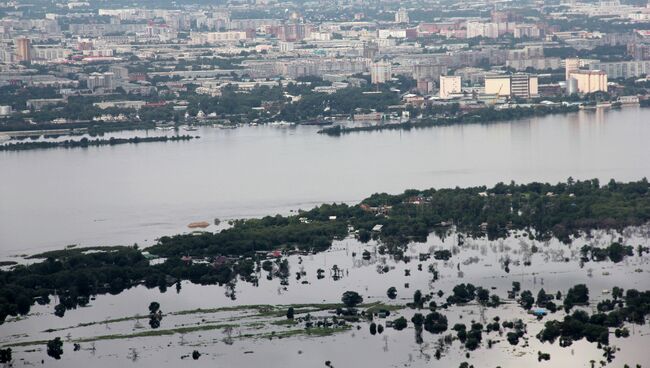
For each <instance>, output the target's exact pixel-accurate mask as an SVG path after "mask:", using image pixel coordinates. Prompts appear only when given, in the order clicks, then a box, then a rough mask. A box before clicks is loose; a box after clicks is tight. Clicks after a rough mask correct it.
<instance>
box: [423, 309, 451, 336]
mask: <svg viewBox="0 0 650 368" xmlns="http://www.w3.org/2000/svg"><path fill="white" fill-rule="evenodd" d="M424 329H425V330H427V331H429V332H431V333H432V334H439V333H442V332H445V331H447V317H446V316H444V315H442V314H440V313H438V312H431V313H429V314H427V316H426V317H425V319H424Z"/></svg>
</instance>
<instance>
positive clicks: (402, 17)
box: [395, 8, 409, 23]
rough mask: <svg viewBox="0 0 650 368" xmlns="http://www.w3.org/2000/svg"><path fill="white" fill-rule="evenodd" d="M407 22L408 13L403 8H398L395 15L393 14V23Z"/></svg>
mask: <svg viewBox="0 0 650 368" xmlns="http://www.w3.org/2000/svg"><path fill="white" fill-rule="evenodd" d="M408 22H409V13H408V12H407V11H406V9H404V8H399V10H398V11H397V13H395V23H408Z"/></svg>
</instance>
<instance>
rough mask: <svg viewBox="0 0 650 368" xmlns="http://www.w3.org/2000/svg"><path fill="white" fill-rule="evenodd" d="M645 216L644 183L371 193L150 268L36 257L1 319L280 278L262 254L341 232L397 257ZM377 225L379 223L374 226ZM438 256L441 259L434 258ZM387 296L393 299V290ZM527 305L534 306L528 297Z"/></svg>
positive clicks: (178, 252) (491, 300) (569, 301)
mask: <svg viewBox="0 0 650 368" xmlns="http://www.w3.org/2000/svg"><path fill="white" fill-rule="evenodd" d="M648 220H650V197H649V196H648V182H647V180H645V179H644V180H641V181H638V182H631V183H626V184H623V183H616V182H614V181H611V182H609V183H608V184H607V185H605V186H600V184H599V182H598V180H589V181H577V182H575V181H573V180H572V179H569V180H568V181H567V182H566V183H559V184H556V185H551V184H543V183H531V184H523V185H516V184H514V183H511V184H503V183H501V184H497V185H496V186H494V187H493V188H490V189H488V188H486V187H473V188H454V189H440V190H436V189H428V190H423V191H419V190H408V191H406V192H404V193H402V194H399V195H389V194H385V193H384V194H375V195H372V196H371V197H369V198H367V199H365V200H364V201H362V202H361V203H360V204H358V205H355V206H350V205H346V204H326V205H321V206H319V207H316V208H314V209H312V210H310V211H300V212H299V214H298V215H295V216H274V217H264V218H262V219H250V220H238V221H234V222H233V223H232V226H231V227H230V228H229V229H227V230H223V231H220V232H218V233H207V232H205V233H198V234H194V233H193V234H187V235H176V236H173V237H163V238H161V239H160V240H159V242H158V243H157V244H156V245H154V246H152V247H151V248H149V249H148V251H149V252H150V253H152V254H154V255H156V256H161V257H166V260H165V261H164V262H162V263H158V264H150V263H149V261H148V260H147V259H146V258H145V256H144V255H143V253H142V252H141V251H140V250H139V249H137V247H98V248H83V249H76V248H72V249H65V250H60V251H52V252H46V253H43V254H39V255H36V256H34V258H40V259H44V261H43V262H40V263H34V264H31V265H14V266H13V268H11V269H10V270H8V271H0V321H4V319H5V318H6V317H7V316H15V315H19V314H26V313H28V312H29V310H30V307H31V305H32V304H33V303H34V302H39V303H43V304H46V303H49V296H50V295H54V294H56V295H58V296H59V299H60V303H59V304H58V305H57V306H56V308H55V311H56V314H57V315H63V314H64V313H65V311H66V310H67V309H71V308H75V307H76V306H78V305H84V304H86V303H88V301H89V297H90V296H92V295H95V294H102V293H113V294H117V293H120V292H121V291H122V290H124V289H126V288H130V287H133V286H135V285H139V284H144V285H145V286H147V287H159V288H161V289H162V290H164V289H166V288H167V287H169V286H171V285H173V284H174V283H176V282H178V280H190V281H191V282H193V283H199V284H224V283H228V282H230V281H231V280H233V279H234V278H235V277H237V276H238V275H239V276H241V277H242V278H243V279H245V280H248V281H251V282H255V281H256V278H257V276H256V273H258V272H260V270H262V269H265V270H276V271H275V272H276V274H277V275H279V276H280V277H285V278H286V277H287V276H288V275H289V269H288V264H287V262H286V260H284V261H280V260H279V259H278V260H276V261H275V263H276V264H275V265H274V264H273V262H271V261H268V260H267V261H266V262H262V261H264V260H266V258H267V253H268V252H269V251H275V250H280V251H282V252H285V251H286V252H292V251H295V250H299V251H302V252H319V251H323V250H326V249H327V248H328V247H329V246H330V245H331V243H332V241H333V240H334V239H341V238H344V237H345V236H347V235H348V234H349V233H350V232H349V227H351V228H352V229H353V232H352V233H353V234H356V235H357V236H358V237H359V239H360V240H361V241H364V242H367V241H369V240H370V239H373V238H374V239H376V240H377V241H379V244H380V247H379V252H389V253H392V254H395V256H396V257H397V256H400V255H401V252H402V250H403V247H404V246H405V245H407V244H408V243H409V242H413V241H416V242H423V241H425V240H426V239H427V237H428V235H429V234H430V233H431V232H432V231H446V229H448V226H449V225H451V224H453V225H455V226H456V227H457V229H458V230H459V231H462V232H465V233H468V234H469V235H471V236H484V235H485V234H487V236H488V237H490V238H497V237H505V236H507V235H508V234H509V231H510V229H521V230H525V231H526V232H527V233H528V234H529V236H530V237H537V238H542V239H543V238H548V237H551V236H556V237H558V238H560V239H563V240H565V241H571V236H572V235H574V234H576V233H578V232H580V231H590V230H592V229H598V228H603V229H622V228H624V227H626V226H631V225H641V224H644V223H646V222H647V221H648ZM377 225H382V226H381V227H380V229H379V230H377V229H378V228H377ZM373 229H374V230H373ZM363 234H365V235H364V236H362V235H363ZM609 249H610V250H608V254H609V257H610V258H611V257H612V254H613V255H614V258H611V259H612V260H614V261H615V260H617V258H616V257H617V255H618V254H619V253H620V252H618V251H616V249H619V247H617V246H613V248H612V247H610V248H609ZM611 249H614V252H613V253H612V251H611ZM623 249H628V248H623ZM592 253H593V251H592ZM188 256H191V257H188ZM446 256H447V254H440V257H439V258H442V259H444V258H446ZM574 289H575V288H574ZM388 294H389V295H392V296H393V297H394V294H395V290H389V291H388ZM522 294H523V293H522ZM528 299H530V300H528V302H527V304H530V306H532V304H533V303H534V298H532V295H531V297H530V298H528ZM542 299H546V298H542ZM584 299H585V297H584V293H582V291H581V290H580V289H579V288H578V289H576V290H574V291H573V292H572V291H570V293H569V294H568V295H567V297H566V298H565V301H564V307H565V309H567V310H569V309H571V307H572V306H573V305H579V304H581V303H583V302H584V301H585V300H584ZM472 300H477V301H478V302H479V303H482V304H484V305H486V306H497V305H499V300H498V298H496V296H495V295H490V294H489V292H488V291H487V290H484V289H482V288H474V287H473V286H471V285H464V286H459V287H458V288H457V289H454V295H453V296H452V297H451V298H450V299H449V300H448V302H449V303H450V304H451V303H464V302H469V301H472ZM547 302H548V301H546V300H545V303H547ZM419 304H422V303H419ZM530 306H529V307H528V308H530Z"/></svg>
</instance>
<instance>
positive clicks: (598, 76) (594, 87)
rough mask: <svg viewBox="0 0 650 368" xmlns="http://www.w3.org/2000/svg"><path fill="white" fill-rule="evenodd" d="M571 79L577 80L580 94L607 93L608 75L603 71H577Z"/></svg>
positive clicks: (570, 75)
mask: <svg viewBox="0 0 650 368" xmlns="http://www.w3.org/2000/svg"><path fill="white" fill-rule="evenodd" d="M569 78H570V79H575V80H576V83H577V87H578V92H579V93H593V92H599V91H602V92H607V73H605V72H604V71H602V70H576V71H573V72H571V73H570V74H569Z"/></svg>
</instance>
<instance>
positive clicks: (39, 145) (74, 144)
mask: <svg viewBox="0 0 650 368" xmlns="http://www.w3.org/2000/svg"><path fill="white" fill-rule="evenodd" d="M194 138H195V137H192V136H189V135H178V136H173V137H167V136H162V137H133V138H115V137H111V138H109V139H99V138H97V139H88V138H81V139H79V140H70V139H67V140H65V141H44V142H17V143H7V144H3V145H0V151H26V150H33V149H45V148H86V147H98V146H116V145H118V144H138V143H152V142H177V141H189V140H190V139H194Z"/></svg>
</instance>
